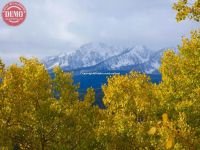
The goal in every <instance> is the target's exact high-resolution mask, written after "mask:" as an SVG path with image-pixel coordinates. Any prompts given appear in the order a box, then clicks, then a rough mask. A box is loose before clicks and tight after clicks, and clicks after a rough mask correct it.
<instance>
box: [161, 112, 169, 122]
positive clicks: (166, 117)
mask: <svg viewBox="0 0 200 150" xmlns="http://www.w3.org/2000/svg"><path fill="white" fill-rule="evenodd" d="M162 120H163V122H168V115H167V113H164V114H163V115H162Z"/></svg>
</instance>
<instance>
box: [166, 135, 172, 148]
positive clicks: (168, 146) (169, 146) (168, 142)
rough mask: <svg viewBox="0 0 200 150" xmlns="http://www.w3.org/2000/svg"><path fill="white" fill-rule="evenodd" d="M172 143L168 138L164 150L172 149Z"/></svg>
mask: <svg viewBox="0 0 200 150" xmlns="http://www.w3.org/2000/svg"><path fill="white" fill-rule="evenodd" d="M173 141H174V139H173V137H169V138H168V139H167V140H166V145H165V147H166V149H170V148H172V146H173Z"/></svg>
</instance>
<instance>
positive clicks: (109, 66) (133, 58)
mask: <svg viewBox="0 0 200 150" xmlns="http://www.w3.org/2000/svg"><path fill="white" fill-rule="evenodd" d="M164 50H165V49H161V50H159V51H152V50H149V49H148V48H146V47H145V46H132V47H131V46H128V47H116V46H111V45H108V44H104V43H89V44H86V45H83V46H81V47H80V48H79V49H77V50H76V51H74V52H73V53H69V54H61V55H58V56H51V57H47V58H45V59H43V60H42V62H43V63H44V64H45V66H46V67H47V69H49V70H51V69H52V68H53V67H55V66H60V67H61V68H63V69H64V70H66V71H73V70H79V71H80V72H91V71H102V70H108V71H109V70H112V71H113V70H136V71H140V72H145V73H158V68H159V66H160V58H161V56H162V53H163V52H164Z"/></svg>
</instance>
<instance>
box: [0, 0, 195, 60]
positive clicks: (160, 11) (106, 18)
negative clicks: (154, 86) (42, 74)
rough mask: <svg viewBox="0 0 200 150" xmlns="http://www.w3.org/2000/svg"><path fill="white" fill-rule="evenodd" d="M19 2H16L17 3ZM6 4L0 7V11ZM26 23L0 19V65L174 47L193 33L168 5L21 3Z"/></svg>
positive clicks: (163, 0)
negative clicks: (95, 47)
mask: <svg viewBox="0 0 200 150" xmlns="http://www.w3.org/2000/svg"><path fill="white" fill-rule="evenodd" d="M18 1H20V0H18ZM7 2H9V1H8V0H1V1H0V10H2V8H3V6H4V5H5V4H6V3H7ZM20 2H21V3H23V4H24V5H25V7H26V9H27V19H26V21H25V22H24V23H23V24H22V25H20V26H18V27H9V26H7V25H6V24H5V23H4V22H3V20H2V18H1V19H0V57H1V58H3V59H4V61H5V62H6V63H10V62H14V61H15V59H16V58H17V57H18V56H20V55H23V56H36V57H39V58H42V57H44V56H49V55H56V54H59V53H61V52H69V51H73V50H75V49H76V48H78V47H79V46H81V45H83V44H86V43H90V42H105V43H112V44H119V45H126V44H129V45H130V43H131V44H133V45H136V44H137V45H145V46H147V47H149V48H151V49H160V48H164V47H174V46H177V45H178V44H179V43H180V41H181V37H182V36H188V35H189V32H190V30H191V29H195V28H197V27H198V24H197V23H195V22H192V21H184V22H181V23H177V22H176V20H175V12H174V10H172V8H171V7H172V4H173V2H174V0H152V1H150V0H57V1H56V0H21V1H20Z"/></svg>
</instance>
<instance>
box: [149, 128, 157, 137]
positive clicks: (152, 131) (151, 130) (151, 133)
mask: <svg viewBox="0 0 200 150" xmlns="http://www.w3.org/2000/svg"><path fill="white" fill-rule="evenodd" d="M155 133H156V127H152V128H151V129H150V130H149V131H148V134H149V135H154V134H155Z"/></svg>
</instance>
